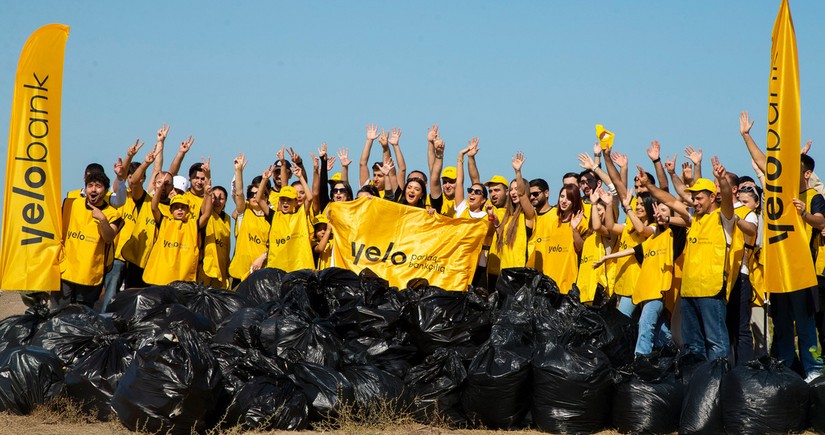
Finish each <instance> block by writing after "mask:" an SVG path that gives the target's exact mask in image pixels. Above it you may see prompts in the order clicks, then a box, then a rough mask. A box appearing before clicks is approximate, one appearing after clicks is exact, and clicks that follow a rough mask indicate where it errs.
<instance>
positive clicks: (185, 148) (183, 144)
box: [179, 136, 195, 154]
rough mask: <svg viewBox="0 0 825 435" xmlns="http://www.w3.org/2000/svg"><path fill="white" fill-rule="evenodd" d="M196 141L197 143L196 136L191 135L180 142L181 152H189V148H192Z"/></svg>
mask: <svg viewBox="0 0 825 435" xmlns="http://www.w3.org/2000/svg"><path fill="white" fill-rule="evenodd" d="M194 143H195V138H194V137H192V136H189V138H188V139H186V140H185V141H183V142H181V143H180V149H179V150H180V152H182V153H184V154H186V153H188V152H189V148H192V144H194Z"/></svg>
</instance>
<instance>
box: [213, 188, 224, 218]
mask: <svg viewBox="0 0 825 435" xmlns="http://www.w3.org/2000/svg"><path fill="white" fill-rule="evenodd" d="M225 207H226V193H224V191H223V190H219V189H215V190H213V191H212V210H213V211H214V212H216V213H219V214H220V213H223V210H224V208H225Z"/></svg>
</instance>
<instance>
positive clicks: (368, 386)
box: [341, 365, 404, 412]
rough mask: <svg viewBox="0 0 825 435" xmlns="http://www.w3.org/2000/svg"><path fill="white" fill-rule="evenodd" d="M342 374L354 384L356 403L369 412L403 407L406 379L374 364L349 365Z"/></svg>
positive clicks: (342, 370)
mask: <svg viewBox="0 0 825 435" xmlns="http://www.w3.org/2000/svg"><path fill="white" fill-rule="evenodd" d="M341 374H342V375H344V377H345V378H347V380H348V381H349V382H350V384H352V388H353V390H354V393H355V405H357V406H358V407H359V408H360V409H363V410H366V411H367V412H372V411H376V412H380V411H382V410H387V411H390V410H399V409H401V405H402V400H403V396H404V381H403V380H402V379H401V378H399V377H397V376H393V375H391V374H390V373H388V372H385V371H384V370H381V369H379V368H378V367H376V366H372V365H360V366H348V367H344V368H343V369H341Z"/></svg>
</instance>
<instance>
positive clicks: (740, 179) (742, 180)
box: [736, 175, 756, 184]
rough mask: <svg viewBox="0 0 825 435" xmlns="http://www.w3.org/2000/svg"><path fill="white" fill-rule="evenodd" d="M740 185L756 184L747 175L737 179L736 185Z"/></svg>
mask: <svg viewBox="0 0 825 435" xmlns="http://www.w3.org/2000/svg"><path fill="white" fill-rule="evenodd" d="M742 183H753V184H756V181H754V179H753V178H751V177H750V176H749V175H743V176H741V177H739V183H736V184H742Z"/></svg>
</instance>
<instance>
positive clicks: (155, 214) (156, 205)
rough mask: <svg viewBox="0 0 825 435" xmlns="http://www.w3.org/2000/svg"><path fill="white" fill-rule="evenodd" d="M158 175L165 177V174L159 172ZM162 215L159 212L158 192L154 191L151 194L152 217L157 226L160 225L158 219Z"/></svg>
mask: <svg viewBox="0 0 825 435" xmlns="http://www.w3.org/2000/svg"><path fill="white" fill-rule="evenodd" d="M160 176H161V177H166V176H167V175H166V174H161V175H160ZM169 182H170V183H171V182H172V180H169ZM162 216H163V215H162V214H161V212H160V192H155V194H154V195H152V217H153V218H154V219H155V222H156V223H157V225H158V226H160V219H161V217H162Z"/></svg>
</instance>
